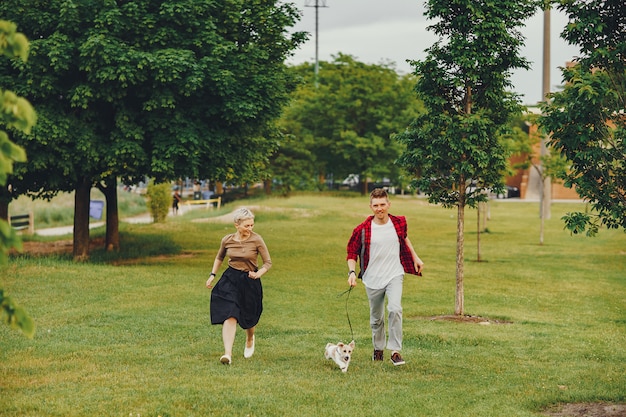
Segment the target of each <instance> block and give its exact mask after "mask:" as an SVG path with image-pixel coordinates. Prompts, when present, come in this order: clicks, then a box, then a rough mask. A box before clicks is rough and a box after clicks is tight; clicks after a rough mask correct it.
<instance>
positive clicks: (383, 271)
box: [363, 219, 404, 290]
mask: <svg viewBox="0 0 626 417" xmlns="http://www.w3.org/2000/svg"><path fill="white" fill-rule="evenodd" d="M402 275H404V268H403V267H402V263H401V262H400V241H399V240H398V234H397V233H396V228H395V227H394V226H393V222H392V221H391V219H389V220H387V223H385V224H376V222H374V221H372V240H371V242H370V259H369V262H368V264H367V269H366V270H365V273H364V274H363V284H364V285H365V286H366V287H368V288H371V289H374V290H378V289H381V288H385V287H386V286H387V284H389V282H390V281H391V280H392V279H393V278H396V277H398V276H402Z"/></svg>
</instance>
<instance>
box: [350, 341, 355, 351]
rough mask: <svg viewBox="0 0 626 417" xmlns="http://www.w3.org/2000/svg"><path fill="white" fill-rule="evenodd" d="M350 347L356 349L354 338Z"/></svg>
mask: <svg viewBox="0 0 626 417" xmlns="http://www.w3.org/2000/svg"><path fill="white" fill-rule="evenodd" d="M350 347H351V348H352V349H354V340H353V341H352V342H350Z"/></svg>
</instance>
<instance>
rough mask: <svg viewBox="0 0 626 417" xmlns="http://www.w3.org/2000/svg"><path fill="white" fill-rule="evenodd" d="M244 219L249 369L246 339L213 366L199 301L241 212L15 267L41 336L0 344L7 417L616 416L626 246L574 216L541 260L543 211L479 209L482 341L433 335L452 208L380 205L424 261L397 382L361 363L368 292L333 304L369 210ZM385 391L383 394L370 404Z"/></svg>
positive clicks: (194, 214)
mask: <svg viewBox="0 0 626 417" xmlns="http://www.w3.org/2000/svg"><path fill="white" fill-rule="evenodd" d="M250 204H254V205H255V206H258V209H256V210H255V215H256V219H255V230H256V231H257V232H258V233H259V234H261V235H262V236H263V238H264V240H265V242H266V243H267V245H268V247H269V250H270V253H271V255H272V259H273V260H274V263H275V266H274V267H273V268H272V269H271V270H270V272H269V273H268V274H266V275H265V276H264V277H263V290H264V311H263V315H262V317H261V321H260V323H259V325H258V327H257V333H256V335H257V336H256V337H257V339H256V343H257V344H256V352H255V354H254V356H253V357H252V358H250V359H244V358H243V344H244V332H242V331H241V329H238V330H237V334H236V339H235V350H234V353H235V354H234V356H233V364H232V365H231V366H230V367H225V366H223V365H222V364H220V363H219V357H220V356H221V355H222V353H223V351H222V350H223V344H222V337H221V330H222V328H221V326H211V325H210V321H209V298H210V291H209V290H207V289H206V288H205V287H204V283H205V282H206V279H207V277H208V274H209V272H210V267H211V263H212V260H213V259H214V257H215V254H216V252H217V249H218V248H219V242H220V239H221V238H222V237H223V236H224V235H225V234H226V233H231V232H234V228H233V225H232V223H231V221H230V220H228V219H227V220H224V221H223V222H222V221H220V218H222V216H225V215H226V214H229V213H230V212H231V210H232V209H233V207H229V206H228V205H226V206H222V209H220V210H208V211H207V210H192V211H190V212H186V213H185V215H183V216H175V217H171V218H169V219H168V221H167V222H166V223H164V224H124V225H123V226H122V228H123V230H122V233H123V234H124V239H123V240H124V242H129V244H125V245H123V246H122V247H121V248H120V252H119V254H118V256H119V258H117V259H116V258H113V259H111V260H110V263H104V262H102V263H97V264H94V263H90V264H74V263H71V262H69V261H68V260H66V259H62V258H61V259H60V258H59V257H34V256H30V257H29V256H24V255H23V256H20V257H16V258H13V259H12V265H14V266H15V270H16V272H15V274H12V275H11V276H10V277H9V281H8V285H9V286H10V287H11V294H12V295H13V296H14V297H16V298H18V297H19V299H28V304H29V310H33V312H34V313H36V315H37V317H38V319H37V324H38V329H39V330H38V332H37V335H36V337H35V339H34V340H29V339H26V338H23V337H17V335H16V334H13V333H12V332H11V331H10V330H9V329H8V328H6V326H4V327H2V328H0V375H2V381H3V382H2V395H0V409H1V410H2V412H1V414H2V416H3V417H26V416H68V417H78V416H100V417H108V416H115V417H119V416H130V414H131V413H132V416H134V417H136V416H137V415H141V416H146V417H147V416H150V417H156V416H159V415H160V416H163V417H166V416H170V417H173V416H215V417H222V416H244V415H251V416H256V417H268V416H293V415H297V416H301V417H318V416H328V417H340V416H346V414H355V415H362V416H372V415H380V416H390V415H395V416H419V417H503V416H506V417H533V416H534V417H537V416H540V415H542V410H543V409H544V407H547V406H552V405H554V404H558V403H564V402H596V401H606V402H616V403H624V401H625V397H624V378H623V376H624V375H625V374H626V351H625V350H624V348H623V347H624V346H625V345H626V332H625V331H624V326H625V323H624V296H623V295H624V292H625V290H626V282H625V281H624V267H625V262H626V259H625V256H624V255H623V253H622V252H623V250H624V247H625V244H626V235H624V234H623V233H621V232H619V231H615V230H610V231H607V232H606V233H602V234H601V235H600V236H598V237H597V238H596V239H592V240H590V239H573V238H571V237H570V236H569V233H567V232H566V231H563V230H562V224H561V222H560V220H559V219H558V217H560V215H561V214H563V213H565V212H566V211H576V210H581V209H582V208H583V204H580V203H555V204H554V205H553V210H554V211H553V212H554V216H553V219H552V220H548V221H547V222H546V233H547V234H548V235H549V236H550V239H549V241H550V242H551V243H550V244H548V245H545V246H542V247H539V246H538V245H536V244H533V242H535V241H536V231H535V230H534V228H533V227H529V225H531V224H534V223H536V218H537V208H536V204H534V203H525V202H518V203H511V202H504V201H501V200H494V201H492V202H491V203H490V206H491V210H492V215H493V216H492V220H491V222H490V228H491V229H492V230H493V233H489V234H487V235H485V240H486V243H487V245H486V246H485V257H486V259H488V260H489V262H482V263H477V262H471V263H468V265H467V274H468V276H471V277H472V284H471V286H472V291H471V293H469V292H468V294H467V310H468V311H467V313H468V314H471V315H472V316H474V317H475V318H479V317H483V318H488V319H491V320H492V321H491V324H490V325H480V324H476V323H460V322H450V321H444V320H437V319H436V318H441V317H442V316H443V315H448V314H451V313H452V308H451V307H452V306H451V305H450V298H451V297H452V296H453V294H452V292H453V290H452V288H451V287H450V279H449V278H450V277H451V275H452V274H454V241H453V236H454V235H455V229H456V223H455V221H454V219H453V218H451V217H450V211H449V210H447V209H443V208H441V207H440V206H435V205H431V204H427V202H426V201H425V200H424V199H422V198H409V197H406V198H400V197H392V207H393V208H394V212H395V213H398V214H406V215H407V220H408V224H409V236H410V237H411V240H412V242H413V244H414V245H415V247H416V249H417V251H418V253H419V255H420V256H421V257H422V259H423V260H424V261H425V262H426V269H425V270H424V276H423V277H421V278H415V277H408V276H407V277H406V279H405V280H404V291H403V321H404V325H403V328H404V340H403V350H402V353H403V356H404V358H405V359H406V361H407V363H406V365H404V367H394V366H393V365H392V364H391V362H390V361H389V351H386V352H385V361H384V362H382V363H375V362H373V361H372V360H371V354H372V344H371V329H370V327H369V307H368V302H367V296H366V294H365V289H364V287H363V286H362V285H361V283H359V285H358V286H357V287H356V288H355V289H354V290H353V291H352V293H351V295H350V298H349V299H348V300H347V299H346V297H345V295H344V296H343V297H338V295H339V294H340V293H342V292H343V291H345V290H346V289H347V288H348V286H347V282H346V273H347V269H346V263H345V244H346V242H347V239H348V237H349V236H350V232H351V230H352V227H354V226H355V225H356V223H357V222H359V221H360V220H359V218H364V217H365V216H367V214H368V207H367V204H368V201H367V198H363V197H354V196H352V197H349V198H342V197H337V196H336V195H332V196H328V195H324V194H323V193H311V194H308V195H302V194H299V195H297V196H295V197H292V198H271V199H263V200H255V201H253V202H251V203H250ZM468 211H469V212H473V210H468ZM207 218H211V221H206V220H207ZM194 219H197V220H198V221H191V220H194ZM294 231H296V232H297V233H294ZM161 245H162V246H161ZM175 245H177V246H178V247H179V249H178V251H176V252H171V248H172V246H175ZM155 249H160V250H161V251H160V252H155V251H154V250H155ZM101 252H103V251H102V250H100V249H98V250H96V251H94V254H93V257H94V258H96V257H97V256H99V254H100V253H101ZM468 252H472V249H471V248H468ZM116 254H117V253H107V254H106V255H107V256H115V255H116ZM164 255H166V256H164ZM468 255H469V254H468ZM129 256H130V258H129ZM225 268H226V265H223V267H222V270H223V269H225ZM599 269H601V270H602V273H600V274H599V273H598V272H597V271H598V270H599ZM220 272H221V271H220ZM346 301H347V303H346ZM346 312H348V313H349V318H350V321H351V325H352V328H353V330H354V337H355V339H356V349H355V351H354V355H353V357H352V362H351V365H350V369H349V371H348V373H347V374H343V373H342V372H341V371H340V370H339V369H338V368H337V366H336V365H334V364H333V363H332V362H331V361H327V360H325V359H324V354H323V351H324V346H325V345H326V343H328V342H334V343H336V342H337V341H340V340H345V339H346V338H347V337H350V336H351V332H350V327H349V325H348V321H347V318H346ZM496 321H499V322H500V323H498V322H496ZM507 322H509V323H507ZM381 387H393V395H392V394H391V393H389V394H380V395H379V394H374V393H379V392H380V390H381V389H382V388H381ZM390 389H391V388H390ZM346 410H349V411H348V412H346Z"/></svg>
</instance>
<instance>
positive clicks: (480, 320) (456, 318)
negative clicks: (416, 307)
mask: <svg viewBox="0 0 626 417" xmlns="http://www.w3.org/2000/svg"><path fill="white" fill-rule="evenodd" d="M417 318H421V319H423V320H432V321H453V322H456V323H477V324H483V325H489V324H512V323H513V322H512V321H508V320H499V319H490V318H487V317H480V316H472V315H469V314H463V315H456V314H445V315H441V316H427V317H417Z"/></svg>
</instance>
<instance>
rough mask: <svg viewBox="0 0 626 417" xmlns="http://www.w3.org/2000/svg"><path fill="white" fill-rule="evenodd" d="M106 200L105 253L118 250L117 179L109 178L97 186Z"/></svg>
mask: <svg viewBox="0 0 626 417" xmlns="http://www.w3.org/2000/svg"><path fill="white" fill-rule="evenodd" d="M98 189H99V190H100V191H102V194H104V197H105V199H106V238H105V241H104V249H105V250H106V251H107V252H112V251H118V250H120V217H119V211H118V206H117V178H116V177H109V178H107V179H106V180H105V182H104V184H102V183H101V184H99V185H98Z"/></svg>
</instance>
